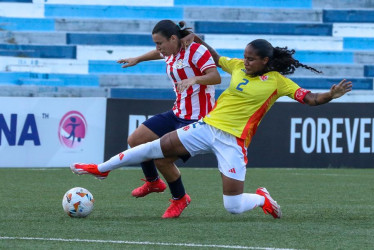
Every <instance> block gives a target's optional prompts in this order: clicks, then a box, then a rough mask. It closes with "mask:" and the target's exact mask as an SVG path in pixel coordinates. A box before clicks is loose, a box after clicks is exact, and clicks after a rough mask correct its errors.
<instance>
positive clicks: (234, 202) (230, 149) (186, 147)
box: [71, 36, 352, 218]
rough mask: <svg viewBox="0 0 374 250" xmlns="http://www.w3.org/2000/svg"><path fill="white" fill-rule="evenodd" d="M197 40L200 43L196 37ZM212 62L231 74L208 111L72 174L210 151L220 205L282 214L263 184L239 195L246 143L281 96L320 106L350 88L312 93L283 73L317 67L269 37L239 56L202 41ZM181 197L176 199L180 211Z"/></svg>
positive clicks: (101, 173) (99, 173)
mask: <svg viewBox="0 0 374 250" xmlns="http://www.w3.org/2000/svg"><path fill="white" fill-rule="evenodd" d="M195 39H196V41H198V42H201V43H203V44H205V43H204V42H203V41H201V40H200V39H199V38H198V37H196V36H195ZM205 46H206V47H207V48H208V49H209V51H210V52H211V54H212V56H213V58H214V60H215V62H216V64H217V65H218V66H219V67H221V68H222V69H223V70H224V71H226V72H227V73H229V74H231V81H230V85H229V87H228V88H227V89H226V90H225V91H224V92H223V93H222V94H221V96H220V97H219V98H218V100H217V102H216V105H215V107H214V108H213V110H212V111H211V112H210V113H209V114H208V115H207V116H206V117H205V118H203V119H201V120H199V121H198V122H196V123H193V124H190V125H187V126H185V127H183V128H180V129H178V130H176V131H173V132H170V133H168V134H166V135H164V136H163V137H161V139H158V140H156V141H153V142H149V143H146V144H143V145H140V146H138V147H135V148H133V149H130V150H127V151H124V152H122V153H121V154H122V155H123V157H121V159H120V158H119V157H118V156H114V157H112V158H111V159H110V160H109V161H107V162H105V163H102V164H99V165H95V164H73V165H72V166H71V170H72V171H73V172H74V173H77V174H86V173H88V174H92V175H95V176H97V177H101V176H106V175H107V174H108V173H109V171H111V170H113V169H115V168H118V167H120V166H124V165H132V164H134V163H136V162H139V161H144V160H147V159H158V158H163V157H173V156H178V155H184V154H186V153H189V154H190V155H191V156H194V155H197V154H206V153H214V154H215V155H216V157H217V160H218V169H219V171H220V172H221V177H222V185H223V204H224V207H225V209H226V210H227V211H229V212H230V213H234V214H237V213H243V212H245V211H248V210H252V209H254V208H256V207H261V208H262V209H263V211H264V212H265V213H267V214H270V215H271V216H273V217H274V218H281V217H282V211H281V208H280V206H279V205H278V203H277V202H276V201H275V200H274V199H273V198H272V197H271V196H270V194H269V192H268V191H267V189H266V188H264V187H260V188H258V189H257V190H256V192H255V193H244V180H245V174H246V163H247V147H248V146H249V144H250V142H251V140H252V138H253V135H254V134H255V132H256V129H257V127H258V125H259V124H260V122H261V120H262V118H263V117H264V115H265V114H266V113H267V111H268V110H269V109H270V108H271V106H272V105H273V104H274V102H275V101H276V100H277V99H278V98H279V97H281V96H288V97H290V98H292V99H294V100H296V101H298V102H300V103H303V104H304V103H305V104H308V105H310V106H316V105H321V104H325V103H328V102H330V101H331V100H333V99H336V98H339V97H341V96H343V95H344V94H346V93H347V92H349V91H351V89H352V83H351V82H350V81H346V80H342V81H341V82H340V83H339V84H334V85H332V87H331V88H330V90H329V91H327V92H324V93H312V92H311V91H309V90H306V89H303V88H301V87H300V86H298V85H297V84H296V83H295V82H293V81H292V80H290V79H288V78H286V77H284V76H283V75H287V74H292V73H293V72H294V71H295V68H298V67H303V68H306V69H309V70H312V71H315V72H318V71H317V70H316V69H314V68H312V67H309V66H307V65H304V64H302V63H300V62H299V61H297V60H295V59H294V58H293V56H292V55H293V54H294V53H295V51H293V50H288V49H287V48H279V47H275V48H274V47H273V46H272V45H271V44H270V43H269V42H268V41H266V40H263V39H258V40H254V41H252V42H250V43H249V44H248V45H247V46H246V48H245V51H244V59H232V58H228V57H221V56H220V55H218V54H217V53H216V51H215V50H214V49H212V48H211V47H210V46H208V45H207V44H205ZM185 204H186V201H185V202H180V203H179V208H180V210H183V209H184V208H185V207H186V205H185Z"/></svg>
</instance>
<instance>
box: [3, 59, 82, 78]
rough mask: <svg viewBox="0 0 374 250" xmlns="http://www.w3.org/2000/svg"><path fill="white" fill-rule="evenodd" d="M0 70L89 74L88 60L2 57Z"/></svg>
mask: <svg viewBox="0 0 374 250" xmlns="http://www.w3.org/2000/svg"><path fill="white" fill-rule="evenodd" d="M0 71H8V72H33V73H56V74H88V61H87V60H74V59H44V58H24V57H23V58H20V57H10V56H9V57H5V56H4V57H0Z"/></svg>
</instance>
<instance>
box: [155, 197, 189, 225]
mask: <svg viewBox="0 0 374 250" xmlns="http://www.w3.org/2000/svg"><path fill="white" fill-rule="evenodd" d="M170 202H171V204H170V206H169V207H168V209H166V211H165V213H164V215H163V216H162V218H164V219H168V218H178V217H179V216H180V215H181V213H182V212H183V210H184V209H185V208H186V207H187V206H188V205H189V204H190V202H191V197H190V196H189V195H188V194H185V195H184V196H183V197H182V198H180V199H179V200H170Z"/></svg>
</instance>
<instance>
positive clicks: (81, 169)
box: [70, 163, 110, 180]
mask: <svg viewBox="0 0 374 250" xmlns="http://www.w3.org/2000/svg"><path fill="white" fill-rule="evenodd" d="M70 169H71V171H73V173H75V174H79V175H82V174H91V175H93V176H95V177H96V178H97V179H100V180H103V179H105V178H106V177H107V176H108V174H109V172H110V171H107V172H104V173H102V172H100V171H99V170H98V169H97V165H96V164H85V163H73V164H71V165H70Z"/></svg>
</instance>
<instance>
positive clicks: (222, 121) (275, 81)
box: [203, 57, 310, 147]
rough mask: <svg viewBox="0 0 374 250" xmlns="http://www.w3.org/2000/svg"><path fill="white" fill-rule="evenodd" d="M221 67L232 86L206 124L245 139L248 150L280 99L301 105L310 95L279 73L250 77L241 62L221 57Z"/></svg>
mask: <svg viewBox="0 0 374 250" xmlns="http://www.w3.org/2000/svg"><path fill="white" fill-rule="evenodd" d="M219 65H220V66H221V67H222V69H223V70H224V71H226V72H227V73H229V74H231V81H230V86H229V87H228V88H227V89H226V90H225V91H224V92H223V93H222V94H221V95H220V97H219V98H218V100H217V102H216V104H215V107H214V108H213V110H212V111H211V112H210V113H209V114H208V115H207V116H206V117H205V118H203V120H204V122H205V123H207V124H209V125H211V126H213V127H216V128H218V129H221V130H223V131H225V132H227V133H230V134H232V135H234V136H236V137H238V138H241V139H244V140H245V145H246V146H247V147H248V146H249V144H250V142H251V140H252V137H253V135H254V134H255V133H256V130H257V127H258V125H259V124H260V122H261V120H262V118H263V117H264V116H265V114H266V113H267V111H268V110H269V109H270V107H271V106H272V105H273V104H274V102H275V101H276V100H277V99H278V98H279V97H281V96H288V97H290V98H292V99H295V100H297V101H299V102H301V103H304V102H303V99H304V97H305V95H306V94H307V93H308V92H310V91H307V90H305V89H303V88H300V87H299V86H298V85H297V84H296V83H295V82H293V81H292V80H290V79H288V78H286V77H284V76H283V75H281V74H280V73H279V72H276V71H271V72H268V73H266V74H264V75H262V76H256V77H250V76H249V75H247V74H246V73H245V67H244V61H243V60H242V59H236V58H235V59H231V58H228V57H220V59H219Z"/></svg>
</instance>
